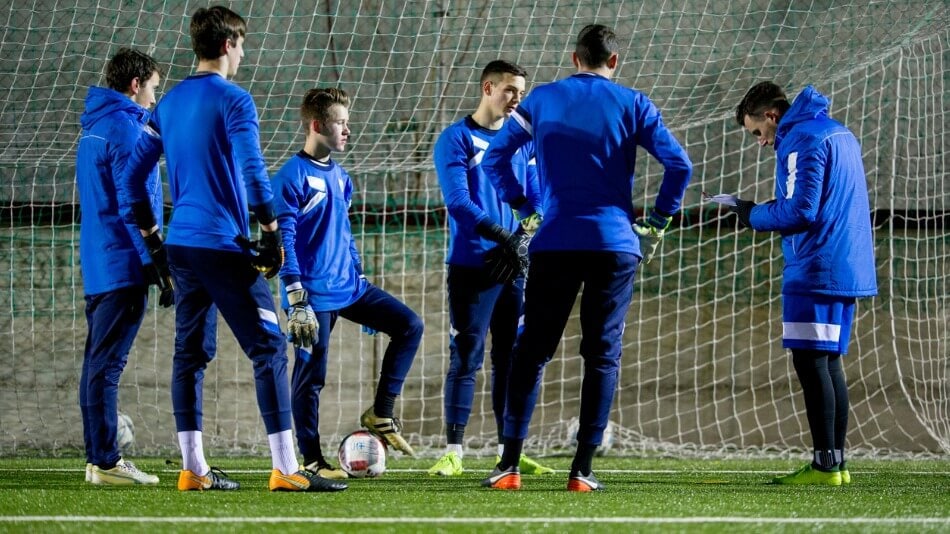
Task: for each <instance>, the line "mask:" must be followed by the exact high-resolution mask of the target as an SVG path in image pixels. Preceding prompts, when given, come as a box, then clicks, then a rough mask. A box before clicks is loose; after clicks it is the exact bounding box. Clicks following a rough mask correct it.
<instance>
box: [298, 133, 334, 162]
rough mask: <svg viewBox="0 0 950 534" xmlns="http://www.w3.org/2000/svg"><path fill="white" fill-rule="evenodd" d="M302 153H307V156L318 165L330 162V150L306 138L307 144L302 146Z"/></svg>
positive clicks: (314, 140)
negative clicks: (317, 162)
mask: <svg viewBox="0 0 950 534" xmlns="http://www.w3.org/2000/svg"><path fill="white" fill-rule="evenodd" d="M303 151H304V152H306V153H307V155H308V156H310V157H311V158H313V159H315V160H316V161H319V162H320V163H327V162H329V161H330V152H331V151H330V149H329V148H327V147H326V146H325V145H322V144H320V143H318V142H317V140H316V139H312V138H308V139H307V142H306V143H304V145H303Z"/></svg>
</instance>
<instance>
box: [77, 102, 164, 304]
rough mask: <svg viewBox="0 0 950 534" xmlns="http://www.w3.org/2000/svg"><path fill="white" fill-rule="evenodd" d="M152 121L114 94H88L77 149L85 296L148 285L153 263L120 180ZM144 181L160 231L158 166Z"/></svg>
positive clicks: (141, 110)
mask: <svg viewBox="0 0 950 534" xmlns="http://www.w3.org/2000/svg"><path fill="white" fill-rule="evenodd" d="M148 117H149V113H148V110H146V109H145V108H143V107H142V106H140V105H138V104H136V103H135V102H133V101H132V99H131V98H129V97H128V96H126V95H124V94H122V93H120V92H118V91H115V90H113V89H108V88H103V87H90V88H89V93H88V94H87V95H86V109H85V111H83V114H82V117H81V118H80V124H81V125H82V135H81V136H80V138H79V148H78V149H77V150H76V186H77V189H78V190H79V209H80V211H81V212H82V220H81V222H80V225H79V263H80V265H81V267H82V279H83V290H84V291H85V293H86V294H87V295H97V294H99V293H105V292H108V291H114V290H116V289H120V288H123V287H129V286H133V285H144V284H145V278H144V276H143V271H142V266H143V265H145V264H148V263H151V262H152V260H151V259H150V258H149V256H148V251H147V250H146V248H145V241H144V240H143V239H142V235H141V234H140V233H139V230H138V226H137V225H136V224H135V221H134V219H133V217H132V213H131V210H130V209H129V206H130V205H131V204H130V203H129V202H127V200H126V199H127V197H128V195H127V194H126V192H125V190H124V189H122V184H121V183H120V180H119V177H120V175H121V174H122V172H123V170H124V169H125V165H126V163H127V162H128V159H129V154H130V153H131V152H132V150H133V148H134V147H135V142H136V140H137V139H138V137H139V134H140V133H141V132H142V128H143V127H144V126H145V122H146V121H147V120H148ZM144 176H145V180H144V181H143V184H142V185H143V188H144V191H145V195H146V198H147V199H148V200H149V204H150V205H151V206H152V211H153V212H154V213H155V214H156V218H157V221H158V224H159V228H161V224H162V184H161V181H160V180H159V176H158V167H157V166H155V165H152V166H151V167H148V168H147V169H144Z"/></svg>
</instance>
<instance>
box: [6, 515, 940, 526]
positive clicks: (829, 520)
mask: <svg viewBox="0 0 950 534" xmlns="http://www.w3.org/2000/svg"><path fill="white" fill-rule="evenodd" d="M0 523H171V524H182V523H216V524H219V523H232V524H235V523H236V524H245V523H246V524H275V523H281V524H288V523H289V524H299V523H314V524H328V523H336V524H353V523H360V524H382V525H391V524H396V523H399V524H419V523H428V524H435V525H439V524H469V525H483V524H491V525H499V524H508V525H511V524H526V523H545V524H547V523H555V524H558V523H561V524H568V523H581V524H590V523H613V524H647V525H648V524H674V525H675V524H694V523H700V524H706V523H720V524H723V523H724V524H730V523H732V524H754V525H776V524H782V525H784V524H809V525H811V524H822V525H827V524H837V525H921V524H929V525H950V517H506V518H499V517H376V518H372V517H312V516H310V517H294V518H291V517H207V516H201V517H141V516H136V517H108V516H56V515H34V516H29V515H25V516H0Z"/></svg>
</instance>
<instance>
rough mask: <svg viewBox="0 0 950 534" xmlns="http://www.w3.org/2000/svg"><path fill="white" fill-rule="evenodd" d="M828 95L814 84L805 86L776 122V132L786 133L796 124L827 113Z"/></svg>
mask: <svg viewBox="0 0 950 534" xmlns="http://www.w3.org/2000/svg"><path fill="white" fill-rule="evenodd" d="M828 103H829V101H828V97H826V96H825V95H823V94H821V93H819V92H818V90H817V89H815V87H814V86H811V85H809V86H807V87H805V88H804V89H803V90H802V92H801V93H799V94H798V96H796V97H795V100H794V101H793V102H792V106H791V107H790V108H788V111H786V112H785V114H784V115H782V119H781V120H779V123H778V132H777V133H778V134H784V133H787V132H788V131H789V130H790V129H791V128H792V127H793V126H795V125H796V124H798V123H800V122H803V121H807V120H812V119H816V118H819V117H824V116H827V115H828Z"/></svg>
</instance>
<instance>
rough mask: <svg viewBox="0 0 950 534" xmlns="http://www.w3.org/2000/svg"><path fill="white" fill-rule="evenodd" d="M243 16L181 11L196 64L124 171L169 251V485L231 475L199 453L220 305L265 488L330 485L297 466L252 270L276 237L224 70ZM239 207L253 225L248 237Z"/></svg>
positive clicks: (146, 229) (242, 29)
mask: <svg viewBox="0 0 950 534" xmlns="http://www.w3.org/2000/svg"><path fill="white" fill-rule="evenodd" d="M246 30H247V25H246V23H245V21H244V19H243V18H241V16H240V15H238V14H237V13H235V12H233V11H231V10H230V9H228V8H226V7H221V6H214V7H211V8H199V9H198V10H196V11H195V12H194V14H193V15H192V17H191V25H190V33H191V42H192V48H193V49H194V51H195V54H196V55H197V57H198V67H197V69H196V71H195V72H194V74H192V75H191V76H188V77H187V78H185V79H184V80H182V81H181V82H180V83H179V84H178V85H176V86H175V87H173V88H172V89H171V90H170V91H169V92H168V93H167V94H166V95H165V96H164V97H163V98H162V99H161V101H160V102H159V103H158V105H157V106H156V108H155V113H154V114H153V115H152V119H151V121H150V123H149V126H150V127H149V128H146V130H145V133H144V134H143V135H142V136H140V137H139V140H138V144H137V146H136V149H135V151H134V153H133V154H132V157H131V158H130V160H129V164H128V168H127V169H126V173H125V175H124V180H125V181H126V182H127V188H128V190H129V192H130V193H129V194H130V201H131V202H132V205H131V206H132V211H133V213H134V214H135V219H136V222H137V223H138V226H139V229H140V231H141V233H142V235H143V236H146V240H149V241H151V242H152V243H154V244H155V246H154V247H153V248H154V250H160V249H164V250H165V251H166V252H167V257H168V263H169V267H170V269H171V274H172V278H173V280H174V282H175V292H176V299H175V355H174V359H173V363H172V387H171V389H172V391H171V394H172V406H173V410H174V414H175V427H176V429H177V431H178V443H179V446H180V447H181V453H182V470H181V472H180V473H179V476H178V489H179V490H181V491H190V490H199V491H202V490H235V489H238V487H239V484H238V482H237V481H235V480H232V479H231V478H230V477H228V476H227V475H226V474H224V473H223V472H222V471H221V470H220V469H217V468H213V467H211V466H210V465H209V464H208V461H207V459H206V458H205V455H204V444H203V435H202V432H203V430H202V429H203V418H202V413H203V412H202V389H203V382H204V374H205V369H206V368H207V366H208V363H209V362H211V360H213V359H214V357H215V349H216V346H215V344H216V336H217V315H218V312H219V311H220V312H221V315H222V316H223V317H224V320H225V321H226V322H227V324H228V326H229V327H230V329H231V331H232V332H233V333H234V336H235V337H236V338H237V340H238V343H239V344H240V346H241V349H243V350H244V353H245V354H246V355H247V357H248V358H249V359H250V360H251V364H252V366H253V369H254V388H253V390H254V391H255V393H256V395H257V405H258V409H259V410H260V413H261V417H262V419H263V421H264V428H265V430H266V432H267V441H268V445H269V446H270V452H271V465H272V470H271V474H270V479H269V482H268V487H269V489H270V490H272V491H339V490H343V489H346V484H345V483H341V482H338V481H331V480H327V479H325V478H322V477H320V476H318V475H317V474H316V473H312V472H310V471H308V470H306V469H301V468H300V465H299V464H298V461H297V455H296V452H295V450H294V443H293V436H292V433H291V407H290V388H289V385H288V382H289V381H288V380H287V354H286V350H287V343H286V340H285V339H284V335H283V334H282V333H281V331H280V325H279V322H278V317H277V312H276V308H275V306H274V298H273V295H272V294H271V291H270V286H269V285H268V283H267V281H266V280H265V279H264V276H262V274H264V275H267V276H274V275H275V274H276V273H277V270H278V269H279V268H280V266H281V263H282V261H283V245H282V242H281V239H280V231H279V229H278V225H277V221H276V218H275V216H274V210H273V206H272V204H273V194H272V192H271V183H270V180H269V179H268V176H267V167H266V165H265V164H264V158H263V156H262V154H261V148H260V133H259V126H258V118H257V108H256V107H255V105H254V100H253V99H252V98H251V95H250V94H249V93H248V92H247V91H246V90H245V89H243V88H241V87H240V86H238V85H237V84H235V83H233V82H231V81H229V77H231V76H234V75H235V74H236V73H237V70H238V67H239V66H240V63H241V59H242V58H243V57H244V38H245V33H246ZM162 153H164V154H165V161H166V165H167V168H168V179H169V187H170V191H171V195H172V207H173V214H172V218H171V221H170V222H169V224H168V238H167V240H166V241H165V243H164V245H162V242H161V238H160V235H159V234H158V232H157V228H156V226H155V219H154V213H153V209H152V206H151V205H149V203H148V202H147V194H146V189H145V187H144V186H145V180H144V178H145V176H146V174H147V172H148V170H149V169H151V168H152V167H153V166H154V165H155V163H156V162H157V161H158V159H159V157H160V156H161V154H162ZM249 208H250V210H251V211H253V212H254V214H255V215H256V217H257V222H258V223H259V225H260V232H261V234H260V239H258V240H256V241H251V240H250V237H249V236H250V233H251V230H250V215H249Z"/></svg>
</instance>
